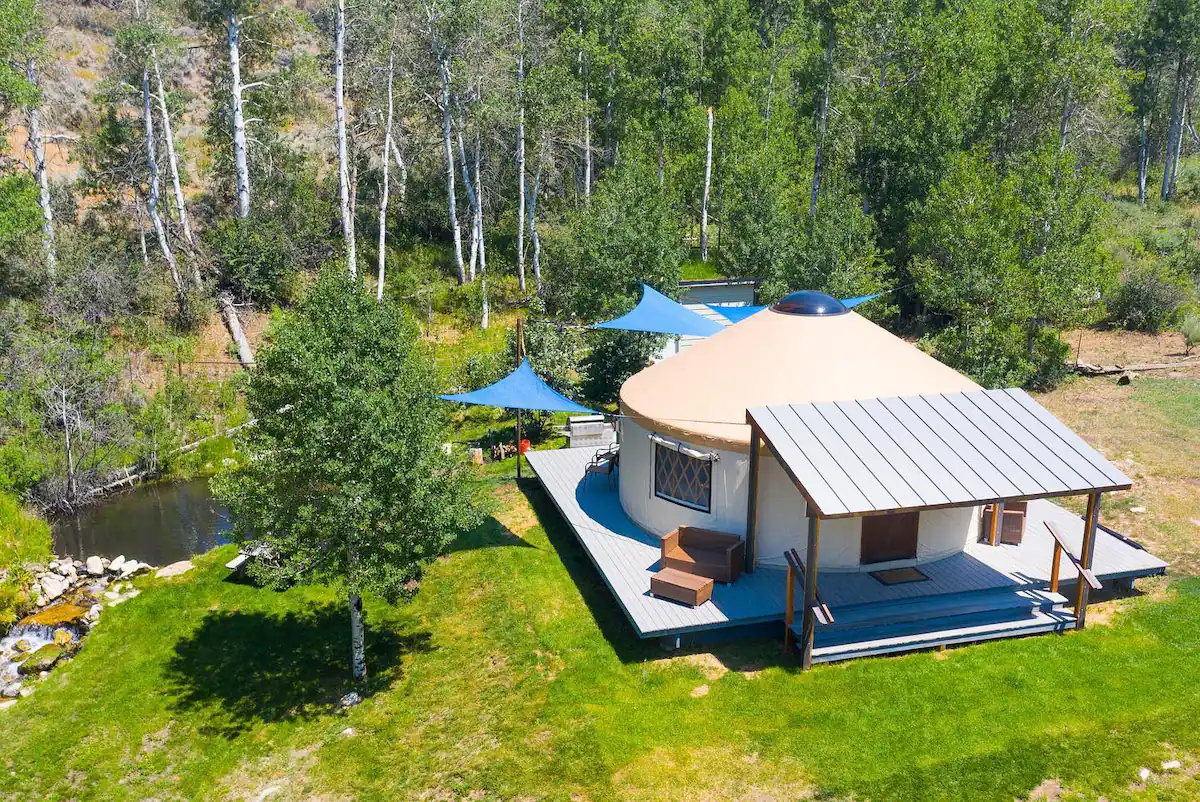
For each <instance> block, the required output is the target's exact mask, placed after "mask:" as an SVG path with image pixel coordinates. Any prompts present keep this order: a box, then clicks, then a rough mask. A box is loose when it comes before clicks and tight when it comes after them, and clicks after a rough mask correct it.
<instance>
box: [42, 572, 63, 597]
mask: <svg viewBox="0 0 1200 802" xmlns="http://www.w3.org/2000/svg"><path fill="white" fill-rule="evenodd" d="M40 584H41V586H42V596H43V597H45V598H46V599H47V600H48V601H54V600H55V599H57V598H58V597H59V596H61V595H63V591H65V590H66V589H67V583H66V582H65V581H64V580H63V579H62V578H60V577H57V576H55V575H54V574H46V575H45V576H44V577H42V581H41V583H40Z"/></svg>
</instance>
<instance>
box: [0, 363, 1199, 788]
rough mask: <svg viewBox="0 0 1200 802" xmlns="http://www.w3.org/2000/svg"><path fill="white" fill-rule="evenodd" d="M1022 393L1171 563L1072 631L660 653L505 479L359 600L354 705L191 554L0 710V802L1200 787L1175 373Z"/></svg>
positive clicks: (338, 603) (1185, 487)
mask: <svg viewBox="0 0 1200 802" xmlns="http://www.w3.org/2000/svg"><path fill="white" fill-rule="evenodd" d="M1041 400H1042V401H1043V403H1046V404H1047V405H1048V406H1049V407H1050V408H1051V409H1052V410H1054V411H1055V413H1056V414H1059V415H1060V416H1061V417H1062V418H1063V419H1064V420H1066V421H1067V422H1068V423H1069V424H1071V425H1072V426H1075V427H1077V428H1078V429H1079V430H1080V431H1081V433H1083V434H1084V436H1085V437H1087V438H1088V439H1089V440H1090V441H1092V442H1093V443H1095V444H1097V445H1098V446H1099V447H1100V448H1101V449H1103V450H1104V451H1105V453H1106V454H1108V455H1109V456H1110V457H1113V458H1115V459H1118V460H1122V462H1121V463H1120V464H1121V466H1122V468H1123V469H1125V470H1126V471H1128V472H1131V475H1133V477H1134V479H1135V482H1136V484H1135V489H1134V491H1133V492H1132V493H1129V494H1119V495H1114V497H1113V500H1112V503H1111V504H1110V505H1106V508H1105V512H1104V516H1105V518H1104V519H1105V521H1106V522H1109V523H1112V524H1114V525H1117V526H1119V527H1121V528H1123V529H1125V530H1126V531H1129V532H1130V533H1131V534H1133V535H1134V536H1136V537H1139V538H1141V539H1144V540H1145V541H1147V542H1148V543H1152V544H1153V546H1154V548H1155V550H1156V551H1157V552H1158V553H1160V554H1161V555H1162V556H1164V557H1165V558H1167V559H1170V560H1173V561H1177V562H1176V564H1175V565H1173V567H1172V573H1173V575H1174V578H1172V579H1170V580H1155V581H1152V582H1145V583H1144V589H1145V590H1146V591H1147V593H1146V594H1145V595H1142V596H1138V597H1134V598H1128V599H1123V600H1120V601H1117V602H1106V603H1103V604H1101V605H1099V606H1098V608H1097V610H1096V612H1095V613H1094V614H1093V615H1091V616H1089V624H1090V625H1089V628H1088V629H1087V630H1086V631H1085V632H1082V633H1074V632H1072V633H1068V634H1066V635H1063V636H1061V637H1058V636H1046V637H1039V638H1031V639H1026V640H1020V641H1001V642H996V643H990V644H982V645H978V646H972V647H967V648H962V649H952V650H950V651H947V652H944V653H925V654H915V655H908V656H905V657H899V658H884V659H872V660H865V661H859V662H852V663H847V664H842V665H835V666H823V667H818V668H817V669H816V670H814V671H812V672H809V673H800V672H799V671H797V670H796V663H795V660H794V658H792V657H784V656H782V655H781V654H780V652H779V642H778V641H757V642H746V643H740V644H736V645H726V646H719V647H714V648H712V649H708V650H705V649H698V650H693V651H689V652H685V653H681V654H678V655H668V654H666V653H664V652H662V651H660V650H659V649H658V647H657V646H656V645H655V644H654V643H652V642H651V643H646V642H642V641H639V640H638V639H637V638H636V637H635V636H634V635H633V634H632V630H631V628H630V626H629V625H628V623H627V622H626V621H625V619H624V617H623V615H622V614H621V613H620V611H619V609H618V608H617V606H616V604H615V602H614V600H613V598H612V596H611V594H609V592H608V591H607V589H606V588H605V587H604V585H603V583H602V581H601V580H600V578H599V576H598V575H597V574H596V573H595V571H594V569H593V568H592V566H591V564H590V562H589V561H588V558H587V556H586V555H585V554H584V553H583V552H582V550H581V549H580V548H579V546H578V545H577V543H576V541H575V539H574V536H573V535H572V534H571V533H570V531H569V530H568V529H567V528H566V527H565V525H564V524H563V523H562V522H561V519H560V518H559V516H558V514H557V513H556V511H555V510H554V508H553V505H552V504H551V503H550V502H549V500H548V499H547V498H546V497H545V496H544V495H543V494H542V492H541V490H540V488H539V487H538V485H537V483H536V481H533V480H526V482H525V483H524V484H522V485H521V486H520V487H517V486H516V485H515V484H514V483H513V482H512V481H511V479H509V478H507V477H511V475H512V472H513V465H512V461H511V460H509V461H508V462H506V463H502V464H498V465H497V464H489V465H488V466H487V467H486V468H484V469H482V470H483V471H484V480H483V483H482V484H481V487H480V492H481V493H483V494H485V495H486V496H487V497H488V498H489V499H490V501H491V502H492V517H491V518H490V519H489V520H488V522H487V523H486V524H485V525H484V526H482V527H481V528H480V529H479V530H477V531H475V532H473V533H471V534H470V535H469V536H467V537H465V538H463V539H462V540H461V541H460V542H458V543H456V544H454V547H453V548H452V549H451V552H450V553H449V554H448V555H446V556H445V557H443V558H441V559H440V560H439V561H438V562H437V563H436V564H435V565H434V566H432V567H431V569H430V571H429V573H428V574H427V576H426V579H425V580H424V582H423V583H422V587H421V589H420V592H419V593H418V595H417V597H416V598H415V599H414V600H413V601H412V602H410V603H408V604H404V605H399V606H395V607H393V606H389V605H386V604H383V603H382V602H380V601H378V600H368V609H367V614H368V664H369V667H370V670H371V672H372V673H371V680H370V683H369V688H368V692H367V694H366V696H367V698H366V701H364V702H363V704H361V705H359V706H358V707H355V708H353V709H351V710H349V711H340V710H338V709H337V707H336V702H337V699H338V698H339V697H340V696H341V695H342V694H343V693H345V692H346V691H347V690H349V689H350V685H349V682H348V673H349V672H348V665H347V664H348V656H349V638H348V627H347V614H346V609H345V604H344V602H343V600H342V599H340V598H337V597H335V596H334V595H333V594H332V593H331V592H330V591H328V590H327V589H324V588H295V589H292V590H290V591H287V592H283V593H277V592H273V591H268V590H260V589H256V588H254V587H251V586H248V585H242V584H237V583H233V582H229V581H227V580H226V575H227V572H226V571H225V570H224V568H223V567H222V564H223V563H224V562H225V561H226V560H227V559H229V556H230V554H231V549H230V548H228V547H227V548H223V549H218V550H217V551H215V552H213V553H211V554H209V555H206V556H204V557H201V558H199V559H198V560H197V563H198V565H199V568H198V570H196V571H194V572H192V573H191V574H189V575H186V576H184V577H181V578H177V579H173V580H155V579H142V580H139V582H138V584H139V585H140V586H141V587H142V588H143V590H144V592H143V593H142V594H141V595H140V596H139V597H137V598H136V599H133V600H131V601H128V602H126V603H124V604H123V605H121V606H119V607H116V608H113V609H110V610H106V611H105V613H104V617H103V619H102V621H101V623H100V625H99V627H98V628H97V629H96V631H95V632H94V633H93V634H92V635H91V636H89V638H88V639H87V641H86V643H85V646H84V648H83V649H82V651H81V652H80V653H79V655H78V656H77V657H76V658H75V659H74V660H73V661H72V662H70V663H68V664H67V665H65V666H64V667H61V668H59V669H57V670H55V671H54V672H53V673H52V674H51V675H50V677H49V678H48V679H47V680H46V681H44V682H42V683H40V684H39V685H38V686H37V691H36V693H35V694H34V695H33V696H31V697H30V698H28V699H25V700H22V701H20V702H19V703H18V704H17V705H16V706H15V707H12V708H11V709H8V710H5V711H0V744H2V747H0V799H11V800H27V799H37V798H45V799H105V800H108V799H139V800H140V799H160V800H174V799H187V800H193V799H263V798H269V799H271V800H275V801H276V802H277V801H278V800H299V799H324V800H336V799H379V800H395V799H429V800H456V799H473V800H474V799H554V800H560V799H561V800H593V801H596V800H627V799H632V800H659V799H661V800H667V799H697V800H726V799H744V800H751V799H753V800H768V799H773V800H784V799H795V798H802V797H816V798H824V799H838V800H849V799H855V800H868V799H869V800H880V801H887V800H921V801H922V802H924V801H926V800H991V799H994V800H1013V799H1015V798H1022V799H1032V798H1039V799H1063V800H1066V799H1097V798H1099V797H1100V796H1104V797H1105V798H1107V799H1109V800H1113V802H1117V800H1138V801H1139V802H1140V801H1142V800H1189V799H1196V798H1200V781H1198V780H1197V779H1196V778H1197V776H1198V774H1200V682H1197V679H1196V678H1197V677H1200V579H1198V578H1195V577H1194V576H1189V575H1194V574H1195V573H1196V572H1197V569H1198V568H1200V566H1198V565H1197V564H1196V562H1195V559H1196V558H1195V556H1194V555H1195V552H1196V549H1195V546H1194V544H1195V542H1196V534H1197V532H1198V531H1200V530H1198V529H1195V528H1192V527H1200V523H1197V521H1200V507H1198V505H1200V500H1198V499H1197V496H1198V495H1200V494H1197V493H1196V492H1195V490H1196V482H1197V478H1196V467H1197V466H1196V456H1195V455H1196V454H1197V453H1200V382H1197V381H1195V380H1191V379H1144V378H1143V379H1139V380H1136V381H1135V382H1134V384H1133V385H1131V386H1129V387H1118V386H1117V385H1116V384H1115V382H1113V381H1112V380H1110V379H1098V380H1087V381H1083V380H1080V381H1074V382H1070V383H1068V384H1066V385H1064V387H1062V388H1060V389H1059V390H1057V391H1055V392H1054V393H1052V394H1049V395H1047V396H1043V397H1042V399H1041ZM1189 491H1190V492H1189ZM1141 506H1144V507H1145V508H1146V511H1145V512H1140V513H1139V512H1135V511H1133V510H1134V508H1135V507H1141ZM1171 759H1179V760H1181V761H1182V763H1183V769H1182V770H1181V771H1175V772H1160V771H1158V769H1159V766H1160V763H1161V762H1162V761H1164V760H1171ZM1142 766H1146V767H1149V768H1151V769H1154V770H1155V773H1154V775H1153V776H1152V777H1151V778H1150V780H1149V782H1148V783H1141V782H1139V781H1138V778H1137V771H1138V769H1139V768H1140V767H1142ZM1039 788H1040V791H1039V792H1038V795H1036V796H1033V797H1031V796H1030V795H1031V793H1032V792H1033V791H1034V789H1039ZM1062 789H1065V790H1062ZM264 793H267V794H268V795H267V796H266V797H263V796H262V795H263V794H264ZM1047 793H1049V796H1047ZM1055 794H1058V795H1057V796H1056V795H1055Z"/></svg>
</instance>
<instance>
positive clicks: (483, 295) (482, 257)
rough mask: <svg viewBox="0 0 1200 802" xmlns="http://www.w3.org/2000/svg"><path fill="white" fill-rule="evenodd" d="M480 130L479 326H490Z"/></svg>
mask: <svg viewBox="0 0 1200 802" xmlns="http://www.w3.org/2000/svg"><path fill="white" fill-rule="evenodd" d="M480 150H481V148H480V147H479V132H478V131H476V132H475V193H476V195H475V237H476V239H478V240H479V297H480V299H481V304H482V311H481V313H480V319H479V320H480V322H479V327H480V328H483V329H486V328H487V327H488V318H489V317H490V314H489V311H490V310H489V308H488V294H487V243H486V242H485V241H484V238H483V179H482V178H480V173H479V151H480Z"/></svg>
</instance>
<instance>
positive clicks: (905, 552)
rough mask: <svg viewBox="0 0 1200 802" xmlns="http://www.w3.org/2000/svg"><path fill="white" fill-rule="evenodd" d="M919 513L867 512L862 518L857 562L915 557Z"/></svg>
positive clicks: (879, 561)
mask: <svg viewBox="0 0 1200 802" xmlns="http://www.w3.org/2000/svg"><path fill="white" fill-rule="evenodd" d="M920 520H921V513H919V512H901V513H896V514H894V515H868V516H866V517H865V518H863V519H862V552H861V554H860V556H859V562H860V563H862V564H863V565H866V564H868V563H883V562H891V561H892V560H911V559H914V558H915V557H916V556H917V527H918V523H919V522H920Z"/></svg>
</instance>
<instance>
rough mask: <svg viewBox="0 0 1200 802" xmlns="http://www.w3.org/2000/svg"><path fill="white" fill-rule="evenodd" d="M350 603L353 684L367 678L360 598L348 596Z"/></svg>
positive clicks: (356, 595) (352, 595) (353, 594)
mask: <svg viewBox="0 0 1200 802" xmlns="http://www.w3.org/2000/svg"><path fill="white" fill-rule="evenodd" d="M349 595H350V598H349V602H350V670H351V673H352V674H353V675H354V681H355V682H362V681H364V680H365V679H366V678H367V653H366V638H365V636H364V633H363V616H362V597H361V596H359V595H358V594H357V593H351V594H349Z"/></svg>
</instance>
